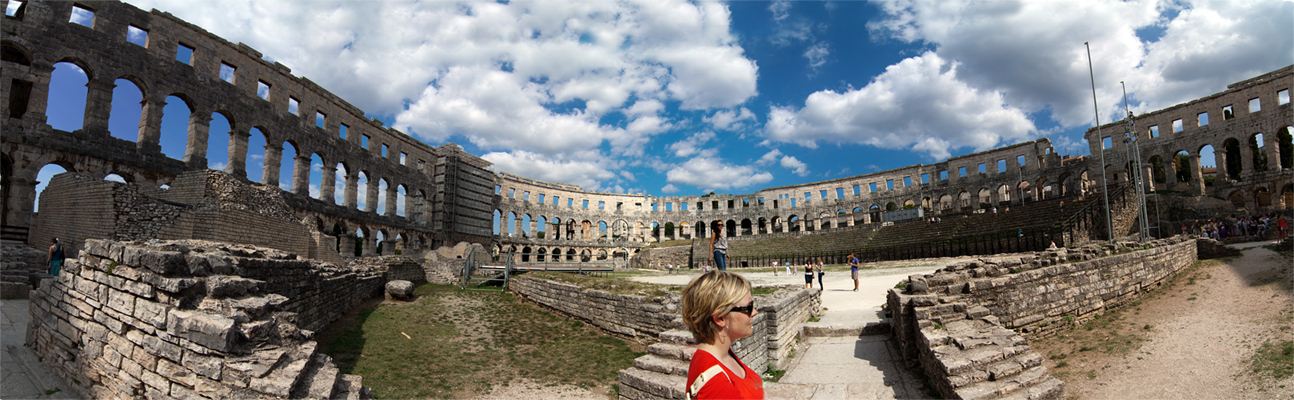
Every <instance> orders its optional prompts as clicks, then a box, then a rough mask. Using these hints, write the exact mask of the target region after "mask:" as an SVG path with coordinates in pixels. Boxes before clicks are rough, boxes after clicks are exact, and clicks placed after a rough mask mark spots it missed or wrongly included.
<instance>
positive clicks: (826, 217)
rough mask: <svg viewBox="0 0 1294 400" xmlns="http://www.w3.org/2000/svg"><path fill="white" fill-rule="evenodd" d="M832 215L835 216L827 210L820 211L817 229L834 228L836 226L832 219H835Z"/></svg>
mask: <svg viewBox="0 0 1294 400" xmlns="http://www.w3.org/2000/svg"><path fill="white" fill-rule="evenodd" d="M832 217H833V216H832V215H831V213H829V212H826V211H823V212H819V213H818V224H817V225H818V226H817V229H831V228H834V227H835V226H834V225H832V224H831V221H832V220H833V219H834V218H832Z"/></svg>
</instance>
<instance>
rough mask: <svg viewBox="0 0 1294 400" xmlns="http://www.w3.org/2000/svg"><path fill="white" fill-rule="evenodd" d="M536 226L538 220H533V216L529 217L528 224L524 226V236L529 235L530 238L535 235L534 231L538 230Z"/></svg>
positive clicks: (537, 225)
mask: <svg viewBox="0 0 1294 400" xmlns="http://www.w3.org/2000/svg"><path fill="white" fill-rule="evenodd" d="M538 228H539V221H537V220H535V219H534V218H531V219H530V226H528V227H526V236H529V237H532V238H533V237H536V236H535V234H536V232H539V230H538Z"/></svg>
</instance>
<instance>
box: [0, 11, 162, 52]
mask: <svg viewBox="0 0 1294 400" xmlns="http://www.w3.org/2000/svg"><path fill="white" fill-rule="evenodd" d="M11 3H12V2H11ZM126 41H127V42H131V43H134V44H137V45H139V47H143V48H148V31H146V30H144V28H140V27H138V26H135V25H128V26H126Z"/></svg>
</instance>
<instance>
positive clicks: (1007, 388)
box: [916, 303, 1065, 400]
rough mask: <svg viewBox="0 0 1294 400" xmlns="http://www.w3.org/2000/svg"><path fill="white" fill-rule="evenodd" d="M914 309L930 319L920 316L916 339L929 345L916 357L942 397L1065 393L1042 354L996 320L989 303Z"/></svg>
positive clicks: (1025, 398) (973, 399)
mask: <svg viewBox="0 0 1294 400" xmlns="http://www.w3.org/2000/svg"><path fill="white" fill-rule="evenodd" d="M916 312H917V313H918V315H921V314H926V315H928V318H929V319H926V320H924V321H922V324H921V325H922V327H921V330H920V333H919V337H918V339H917V340H920V341H922V342H924V344H925V346H924V347H927V348H929V349H930V350H929V352H925V351H922V354H921V355H920V357H921V358H922V359H923V360H924V361H925V362H923V364H925V367H926V369H927V374H926V375H927V376H928V377H931V379H930V383H931V385H933V386H935V389H936V390H937V391H938V392H939V393H941V394H943V396H944V397H948V398H960V399H967V400H978V399H1021V400H1033V399H1059V398H1061V397H1062V396H1063V395H1064V388H1065V384H1064V382H1061V381H1060V380H1059V379H1056V378H1055V377H1052V376H1051V375H1050V374H1048V373H1047V368H1046V367H1045V366H1043V365H1042V361H1043V358H1042V355H1041V354H1038V353H1037V352H1034V351H1033V349H1032V348H1030V347H1029V343H1028V342H1027V341H1026V340H1025V338H1024V337H1023V336H1021V335H1020V334H1018V333H1016V332H1015V331H1012V330H1010V329H1006V328H1004V327H1003V326H1002V325H1001V324H999V323H998V321H997V317H995V316H993V315H991V314H990V313H989V310H988V308H985V307H983V306H978V305H977V306H972V307H969V308H968V307H967V305H966V304H965V303H944V304H939V305H932V306H928V307H919V308H918V309H917V311H916ZM931 369H934V371H931Z"/></svg>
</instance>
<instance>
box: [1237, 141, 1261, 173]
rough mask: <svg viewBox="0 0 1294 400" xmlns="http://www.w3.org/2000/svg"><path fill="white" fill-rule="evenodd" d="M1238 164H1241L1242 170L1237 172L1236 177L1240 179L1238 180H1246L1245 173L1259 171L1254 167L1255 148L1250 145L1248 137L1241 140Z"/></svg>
mask: <svg viewBox="0 0 1294 400" xmlns="http://www.w3.org/2000/svg"><path fill="white" fill-rule="evenodd" d="M1237 164H1240V171H1237V172H1238V173H1237V174H1236V177H1238V178H1240V179H1237V180H1244V179H1245V173H1254V172H1257V170H1256V169H1254V150H1253V148H1251V147H1249V140H1248V139H1245V140H1242V141H1241V142H1240V162H1239V163H1237Z"/></svg>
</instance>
